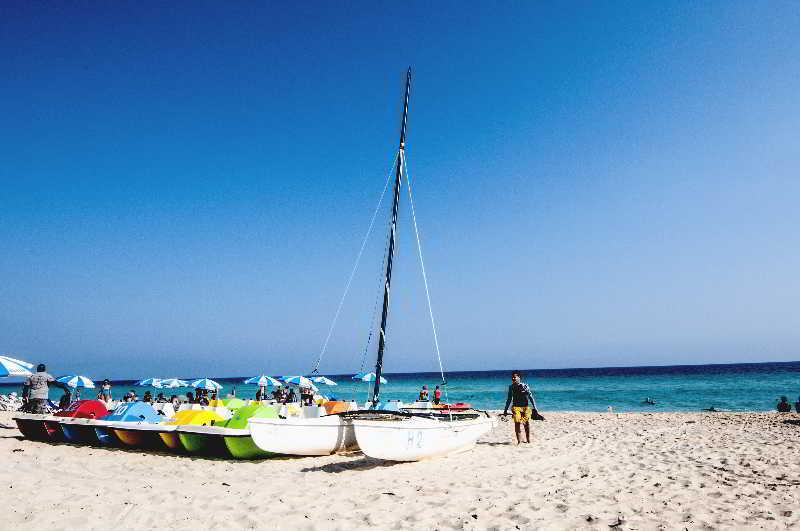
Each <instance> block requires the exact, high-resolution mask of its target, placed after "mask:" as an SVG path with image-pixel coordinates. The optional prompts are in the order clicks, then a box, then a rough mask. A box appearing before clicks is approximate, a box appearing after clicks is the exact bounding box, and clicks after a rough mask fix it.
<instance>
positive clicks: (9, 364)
mask: <svg viewBox="0 0 800 531" xmlns="http://www.w3.org/2000/svg"><path fill="white" fill-rule="evenodd" d="M30 369H33V363H28V362H27V361H22V360H18V359H16V358H9V357H8V356H0V377H5V376H30V375H31V371H30Z"/></svg>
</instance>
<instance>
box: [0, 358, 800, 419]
mask: <svg viewBox="0 0 800 531" xmlns="http://www.w3.org/2000/svg"><path fill="white" fill-rule="evenodd" d="M523 373H524V381H526V382H527V383H528V384H529V385H530V386H531V388H532V389H533V391H534V394H535V397H536V402H537V406H538V408H539V409H540V410H541V411H542V412H546V411H587V412H590V411H596V412H605V411H608V408H609V407H611V408H613V410H614V411H616V412H637V411H640V412H641V411H644V412H657V411H663V412H667V411H701V410H704V409H707V408H711V407H713V408H714V409H716V410H719V411H774V410H775V406H776V404H777V402H778V400H779V398H780V397H781V396H782V395H785V396H787V397H788V398H789V401H790V402H791V403H794V402H795V401H796V400H798V399H800V398H799V396H800V361H792V362H780V363H735V364H718V365H674V366H658V367H605V368H585V369H580V368H579V369H544V370H542V369H536V370H529V371H523ZM250 376H253V375H244V376H238V377H220V378H214V379H215V380H216V381H217V382H218V383H220V384H222V385H223V389H222V391H221V396H226V395H228V394H232V393H235V394H236V396H238V397H240V398H253V397H254V395H255V392H256V390H257V387H256V386H253V385H245V384H244V383H243V381H244V380H245V379H246V378H248V377H250ZM326 376H329V377H330V378H331V379H332V380H334V381H335V382H337V383H338V385H336V386H320V391H321V393H322V394H324V395H327V396H329V397H335V398H339V399H348V400H349V399H355V400H357V401H359V402H364V401H366V399H367V396H368V393H369V389H370V386H371V385H372V384H368V383H364V382H355V381H353V380H352V379H351V376H352V375H349V374H339V375H326ZM385 377H386V379H387V380H388V382H387V383H386V384H383V385H382V386H381V397H382V398H383V399H385V400H389V399H399V400H402V401H403V402H411V401H413V400H414V399H416V397H417V396H418V394H419V391H420V389H421V387H422V386H423V385H427V386H428V388H429V390H430V391H431V396H432V395H433V389H434V386H436V385H441V386H442V389H443V391H444V393H443V398H444V397H445V396H446V399H447V400H448V401H449V402H451V403H452V402H467V403H469V404H471V405H472V406H473V407H475V408H479V409H493V410H496V409H502V408H503V406H504V405H505V399H506V394H507V391H508V385H509V384H510V377H511V371H510V370H501V371H463V372H451V373H448V374H447V382H446V384H443V383H442V378H441V375H440V374H439V373H396V374H392V373H388V374H385ZM187 380H191V378H187ZM135 383H136V380H116V381H112V385H113V387H112V396H113V397H114V398H120V397H121V396H122V395H123V394H125V393H126V392H128V391H130V390H135V391H136V393H137V394H138V396H139V397H141V396H143V394H144V392H145V391H148V390H149V391H150V392H151V393H153V396H154V397H155V396H156V395H157V394H158V393H159V392H163V393H164V394H165V395H166V396H167V397H168V398H169V397H170V396H171V395H172V394H178V395H180V394H184V393H186V391H193V389H191V388H179V389H155V388H152V387H136V386H135V385H134V384H135ZM98 385H99V382H98ZM12 391H15V392H17V393H21V391H22V383H21V382H19V381H17V382H5V383H0V394H8V393H10V392H12ZM96 391H97V390H92V389H86V390H83V391H82V398H86V397H89V398H93V397H94V396H95V394H96ZM50 395H51V399H53V400H58V397H60V396H61V391H60V390H59V389H52V390H51V392H50ZM648 398H649V399H650V400H651V401H652V402H655V403H654V404H650V403H647V399H648Z"/></svg>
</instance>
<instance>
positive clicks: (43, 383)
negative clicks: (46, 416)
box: [22, 363, 69, 413]
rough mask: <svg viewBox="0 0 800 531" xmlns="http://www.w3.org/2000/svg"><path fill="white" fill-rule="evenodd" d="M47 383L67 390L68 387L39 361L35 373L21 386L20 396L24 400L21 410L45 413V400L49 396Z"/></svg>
mask: <svg viewBox="0 0 800 531" xmlns="http://www.w3.org/2000/svg"><path fill="white" fill-rule="evenodd" d="M48 384H53V385H55V386H56V387H60V388H61V389H63V390H64V391H69V387H67V386H66V385H64V384H62V383H61V382H57V381H56V379H55V378H53V377H52V376H50V375H49V374H48V373H47V367H45V365H44V363H40V364H39V366H38V367H36V373H35V374H31V375H30V376H28V379H27V380H26V381H25V384H24V385H23V386H22V398H23V401H24V402H25V405H24V406H23V408H22V409H23V411H25V412H26V413H47V412H48V410H47V401H48V400H49V398H50V388H49V387H48Z"/></svg>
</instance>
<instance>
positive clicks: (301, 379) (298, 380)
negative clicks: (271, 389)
mask: <svg viewBox="0 0 800 531" xmlns="http://www.w3.org/2000/svg"><path fill="white" fill-rule="evenodd" d="M281 379H282V380H283V381H284V382H286V383H287V384H292V385H299V386H300V387H310V388H311V389H313V390H314V391H318V389H317V386H316V385H314V382H312V381H311V380H309V379H308V378H306V377H305V376H284V377H283V378H281Z"/></svg>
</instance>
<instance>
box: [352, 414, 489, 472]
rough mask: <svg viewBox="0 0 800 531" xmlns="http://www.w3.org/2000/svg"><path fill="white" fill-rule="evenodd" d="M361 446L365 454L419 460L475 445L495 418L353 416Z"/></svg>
mask: <svg viewBox="0 0 800 531" xmlns="http://www.w3.org/2000/svg"><path fill="white" fill-rule="evenodd" d="M352 422H353V428H354V431H355V436H356V440H357V441H358V446H359V447H360V448H361V451H362V452H363V453H364V455H366V456H369V457H373V458H375V459H383V460H386V461H420V460H422V459H430V458H432V457H439V456H443V455H447V454H452V453H457V452H462V451H465V450H469V449H470V448H472V447H473V446H474V445H475V443H476V441H477V440H478V439H479V438H480V437H481V436H482V435H483V434H485V433H487V432H488V431H490V430H491V429H492V427H493V426H494V424H495V421H494V419H491V418H488V417H481V418H477V419H470V420H453V421H448V420H434V419H428V418H420V417H411V418H407V419H402V420H366V419H365V420H353V421H352Z"/></svg>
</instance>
